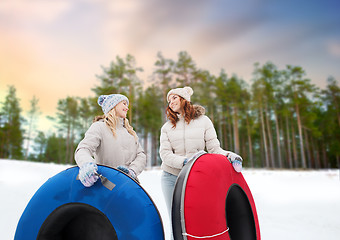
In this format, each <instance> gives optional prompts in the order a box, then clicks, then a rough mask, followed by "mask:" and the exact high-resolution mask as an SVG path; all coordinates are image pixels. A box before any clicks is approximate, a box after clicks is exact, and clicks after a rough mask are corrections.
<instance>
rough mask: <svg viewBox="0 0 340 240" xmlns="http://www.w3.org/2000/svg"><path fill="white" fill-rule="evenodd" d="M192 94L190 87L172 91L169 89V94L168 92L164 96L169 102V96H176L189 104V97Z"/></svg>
mask: <svg viewBox="0 0 340 240" xmlns="http://www.w3.org/2000/svg"><path fill="white" fill-rule="evenodd" d="M193 93H194V90H192V88H191V87H183V88H174V89H171V90H170V91H169V92H168V95H167V96H166V99H167V100H168V102H170V101H169V96H170V95H171V94H176V95H178V96H181V97H182V98H184V99H185V100H187V101H189V102H190V96H191V95H192V94H193Z"/></svg>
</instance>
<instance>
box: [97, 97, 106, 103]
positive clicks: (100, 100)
mask: <svg viewBox="0 0 340 240" xmlns="http://www.w3.org/2000/svg"><path fill="white" fill-rule="evenodd" d="M105 99H106V95H101V96H99V98H98V105H99V106H103V102H104V100H105Z"/></svg>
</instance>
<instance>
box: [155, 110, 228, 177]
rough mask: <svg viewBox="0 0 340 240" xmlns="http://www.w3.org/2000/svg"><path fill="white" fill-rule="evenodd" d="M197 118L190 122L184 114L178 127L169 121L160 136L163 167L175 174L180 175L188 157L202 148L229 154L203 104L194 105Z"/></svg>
mask: <svg viewBox="0 0 340 240" xmlns="http://www.w3.org/2000/svg"><path fill="white" fill-rule="evenodd" d="M194 108H195V118H194V119H193V120H191V122H190V123H189V124H187V123H186V122H185V121H184V118H183V117H182V116H180V117H179V121H178V122H177V124H176V128H173V125H172V123H171V122H170V121H167V122H166V123H165V124H164V125H163V127H162V129H161V136H160V149H159V154H160V157H161V159H162V165H161V168H162V169H163V170H164V171H166V172H168V173H171V174H173V175H176V176H177V175H178V174H179V172H180V171H181V169H182V167H183V162H184V160H185V159H186V158H190V157H191V156H192V155H193V154H195V153H197V152H198V151H201V150H206V151H208V152H209V153H216V154H223V155H227V153H228V152H227V151H225V150H223V149H222V148H221V147H220V142H219V141H218V139H217V135H216V131H215V128H214V125H213V123H212V122H211V120H210V119H209V118H208V117H207V116H206V115H204V113H205V109H204V108H203V107H202V106H198V105H194Z"/></svg>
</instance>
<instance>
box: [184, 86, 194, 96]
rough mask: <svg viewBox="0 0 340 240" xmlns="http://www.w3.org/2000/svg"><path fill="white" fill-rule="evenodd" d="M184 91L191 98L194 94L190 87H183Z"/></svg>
mask: <svg viewBox="0 0 340 240" xmlns="http://www.w3.org/2000/svg"><path fill="white" fill-rule="evenodd" d="M184 89H185V91H186V92H187V93H188V94H189V96H191V95H192V94H193V93H194V90H192V88H191V87H184Z"/></svg>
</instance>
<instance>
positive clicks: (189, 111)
mask: <svg viewBox="0 0 340 240" xmlns="http://www.w3.org/2000/svg"><path fill="white" fill-rule="evenodd" d="M179 98H180V101H181V105H180V108H181V110H182V112H183V114H184V121H185V122H187V123H188V124H189V123H190V122H191V120H192V119H194V116H195V109H194V107H193V105H192V103H191V102H189V101H187V100H185V99H184V98H182V97H181V96H179ZM165 112H166V116H167V118H168V119H169V120H170V122H171V123H172V125H173V128H176V124H177V122H178V120H179V118H178V113H176V112H174V111H172V109H171V108H170V107H169V105H168V107H167V108H166V110H165Z"/></svg>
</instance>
